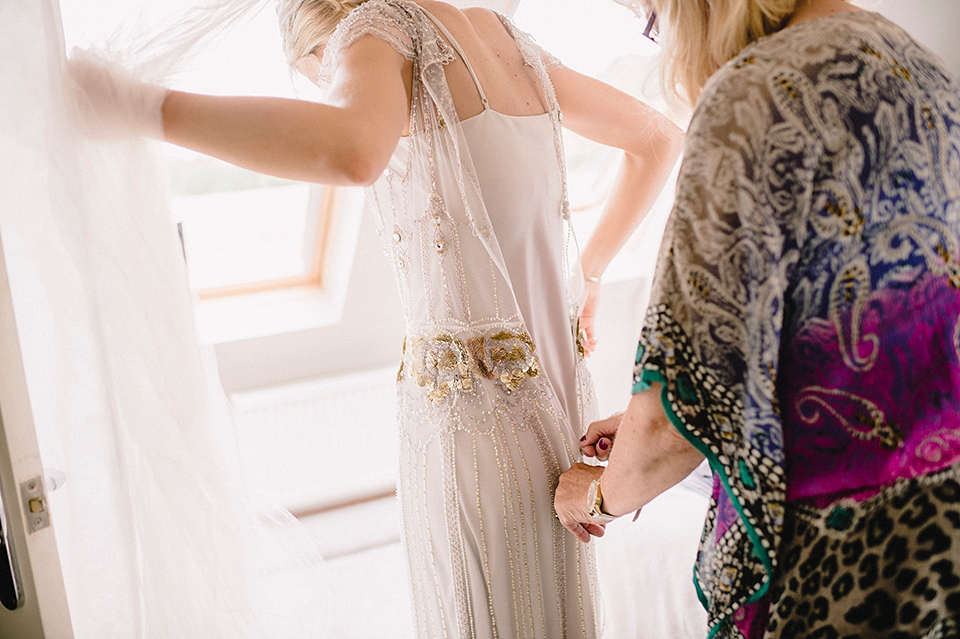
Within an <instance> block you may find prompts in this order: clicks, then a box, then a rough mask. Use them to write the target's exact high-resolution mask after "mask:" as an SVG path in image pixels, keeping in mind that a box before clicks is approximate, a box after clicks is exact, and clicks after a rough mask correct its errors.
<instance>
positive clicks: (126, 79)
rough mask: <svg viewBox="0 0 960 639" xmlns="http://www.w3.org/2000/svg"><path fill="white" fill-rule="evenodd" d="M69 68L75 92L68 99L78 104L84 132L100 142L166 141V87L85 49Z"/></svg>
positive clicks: (76, 54)
mask: <svg viewBox="0 0 960 639" xmlns="http://www.w3.org/2000/svg"><path fill="white" fill-rule="evenodd" d="M67 69H68V74H69V78H70V82H68V84H67V86H68V87H71V88H72V89H73V91H72V96H71V95H70V92H69V91H68V99H70V98H71V97H72V98H73V100H74V101H75V103H76V107H77V112H78V115H79V118H80V126H81V127H82V130H83V131H84V133H86V134H87V135H90V136H91V137H94V138H98V139H120V138H128V137H141V136H148V137H152V138H158V139H160V138H163V111H162V107H163V101H164V100H165V99H166V97H167V93H168V92H169V91H168V90H167V89H166V88H164V87H161V86H157V85H154V84H149V83H146V82H143V81H142V80H141V79H140V78H138V77H137V76H136V74H134V73H132V72H131V71H128V70H127V69H124V68H123V67H122V66H120V65H119V64H117V63H116V62H113V61H111V60H107V59H106V58H103V57H101V56H99V55H97V54H95V53H91V52H89V51H86V50H83V49H76V48H75V49H74V50H73V51H72V52H71V53H70V59H69V61H68V62H67Z"/></svg>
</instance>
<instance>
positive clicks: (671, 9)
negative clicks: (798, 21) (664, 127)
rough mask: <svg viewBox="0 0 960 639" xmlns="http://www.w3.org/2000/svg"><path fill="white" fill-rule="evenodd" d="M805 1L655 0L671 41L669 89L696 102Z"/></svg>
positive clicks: (666, 42)
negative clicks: (724, 69)
mask: <svg viewBox="0 0 960 639" xmlns="http://www.w3.org/2000/svg"><path fill="white" fill-rule="evenodd" d="M802 1H803V0H653V4H654V5H655V6H656V8H657V15H658V16H659V18H660V20H661V21H662V23H665V24H666V25H667V27H666V29H664V32H665V34H666V35H667V38H666V40H665V42H664V47H665V49H666V51H665V55H666V65H667V68H666V74H665V80H666V83H667V86H668V87H670V88H672V89H674V90H677V89H678V88H679V89H681V90H682V91H683V92H684V93H685V94H686V98H687V99H688V100H689V101H690V103H691V104H693V103H695V102H696V101H697V98H698V97H699V95H700V90H701V89H703V85H704V84H706V82H707V79H708V78H709V77H710V76H711V75H713V73H714V72H715V71H716V70H717V69H719V68H720V67H721V66H723V64H724V63H726V62H727V61H728V60H730V59H732V58H733V57H734V56H736V55H737V54H738V53H740V52H741V51H742V50H743V49H744V47H746V46H747V45H748V44H750V43H751V42H754V41H755V40H757V39H758V38H762V37H763V36H765V35H770V34H771V33H774V32H776V31H779V30H780V29H782V28H783V27H784V25H785V24H786V23H787V21H789V19H790V17H791V16H793V14H794V13H795V12H796V10H797V7H798V6H799V5H800V4H801V3H802Z"/></svg>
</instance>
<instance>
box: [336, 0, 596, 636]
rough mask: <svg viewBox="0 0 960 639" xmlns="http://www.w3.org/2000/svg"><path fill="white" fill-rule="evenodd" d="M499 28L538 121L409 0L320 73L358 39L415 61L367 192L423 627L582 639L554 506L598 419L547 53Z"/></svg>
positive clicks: (586, 601)
mask: <svg viewBox="0 0 960 639" xmlns="http://www.w3.org/2000/svg"><path fill="white" fill-rule="evenodd" d="M501 19H502V21H503V24H504V28H505V29H507V31H508V32H509V33H510V34H511V35H512V36H513V38H514V39H515V40H516V42H517V46H518V47H519V49H520V52H521V54H522V56H523V59H524V62H525V63H526V64H527V65H529V66H530V67H532V68H533V69H534V70H535V71H536V76H537V77H538V78H539V81H540V84H541V86H542V88H543V92H544V98H545V103H546V104H547V105H548V110H547V112H546V113H543V114H541V115H533V116H510V115H505V114H502V113H499V112H497V111H494V110H493V109H491V108H490V107H489V105H488V104H487V101H486V98H485V95H484V92H483V87H482V86H481V85H480V83H479V81H477V77H476V74H475V73H474V72H473V69H472V68H471V66H470V63H469V61H468V60H467V59H466V57H465V56H464V55H463V54H462V52H461V51H460V48H459V45H458V44H457V43H456V40H455V39H454V38H453V37H452V36H451V35H450V34H449V33H448V32H447V31H446V29H445V28H444V27H443V26H442V24H441V23H439V22H438V21H436V20H435V19H434V18H433V17H432V16H430V15H429V14H428V13H427V12H426V11H424V10H423V9H422V8H421V7H420V6H418V5H416V4H414V3H412V2H409V1H407V0H371V1H370V2H367V3H365V4H363V5H361V6H360V7H358V8H357V9H355V10H354V11H353V12H352V13H351V14H350V15H349V16H348V17H347V18H346V19H345V20H344V21H343V22H342V23H341V24H340V26H339V28H338V29H337V32H336V33H335V34H334V35H333V37H332V38H331V40H330V42H329V43H328V45H327V47H326V52H325V56H324V73H325V74H329V73H331V72H332V71H333V69H334V68H335V66H336V64H337V63H338V60H339V57H340V54H341V53H342V52H343V51H344V50H346V49H347V48H348V47H349V46H350V45H351V44H352V43H354V42H356V41H357V40H358V39H360V38H361V37H363V36H366V35H373V36H375V37H378V38H381V39H383V40H385V41H386V42H388V43H390V44H391V45H392V46H393V47H394V48H395V49H396V50H397V51H399V52H400V53H402V54H403V55H404V56H405V57H406V58H408V59H409V60H411V61H412V62H413V69H414V72H413V89H412V103H411V121H410V135H409V136H408V137H405V138H403V139H402V140H401V142H400V144H399V146H398V147H397V150H396V151H395V153H394V155H393V157H392V158H391V161H390V164H389V166H388V168H387V170H386V171H385V172H384V174H383V175H382V176H381V177H380V178H379V180H378V181H377V182H376V183H375V184H374V185H373V186H372V187H370V189H369V194H368V195H369V200H370V201H371V204H372V208H373V209H374V215H375V217H376V220H377V224H378V229H379V231H380V234H381V238H382V240H383V242H384V246H385V247H386V249H387V252H388V254H389V255H390V257H391V259H392V262H393V265H394V268H395V272H396V277H397V282H398V284H399V287H400V292H401V298H402V301H403V306H404V310H405V314H406V325H407V336H406V340H405V344H404V354H403V361H402V363H401V368H400V371H399V373H398V376H397V381H398V399H399V422H400V428H401V432H400V442H401V444H400V448H401V453H400V454H401V459H400V489H399V493H400V499H401V504H402V511H403V528H404V538H405V539H404V541H405V549H406V554H407V561H408V564H409V568H410V576H411V583H412V593H413V604H414V609H415V620H416V629H417V636H418V637H422V638H426V637H460V638H462V639H467V638H470V637H501V638H503V639H507V638H509V639H520V638H523V637H529V638H531V639H534V638H543V637H549V638H551V639H559V638H562V637H594V636H596V634H597V629H596V626H597V622H596V619H595V613H594V608H595V606H594V602H593V597H594V594H595V590H596V589H595V586H594V583H593V566H592V558H591V555H590V553H589V552H588V550H587V548H588V547H587V546H585V545H583V544H581V543H580V542H578V541H577V540H576V539H575V538H574V536H573V535H571V534H570V533H569V532H567V531H566V530H565V529H564V528H563V527H562V526H561V525H560V523H559V522H558V520H557V519H556V517H555V516H554V513H553V490H554V488H555V487H556V483H557V478H558V476H559V474H560V473H561V472H562V471H564V470H566V469H567V468H568V467H569V466H570V465H571V464H572V463H573V462H574V461H575V460H576V459H577V458H578V451H579V447H578V446H577V440H578V439H579V437H580V435H581V434H582V432H583V430H584V429H585V425H586V424H585V420H587V419H590V418H592V417H593V414H592V411H593V408H592V405H593V400H592V388H591V387H590V383H589V380H588V379H587V375H586V371H585V369H584V367H583V365H582V354H581V352H579V349H578V342H577V330H576V304H575V303H572V302H574V301H575V300H574V298H573V293H572V292H571V288H572V287H571V286H570V283H569V281H568V273H569V270H568V265H567V259H566V254H567V244H568V241H569V230H568V229H569V224H568V217H569V213H568V207H567V197H566V181H565V171H564V163H563V153H562V141H561V137H560V136H561V134H560V123H559V118H560V114H559V110H558V108H557V103H556V98H555V96H554V94H553V89H552V86H551V84H550V81H549V78H548V76H547V72H546V70H547V65H550V64H556V63H557V62H556V60H555V59H553V58H551V57H550V56H549V55H547V54H545V53H544V52H543V51H542V50H541V49H540V48H539V47H538V46H537V45H536V44H534V43H533V41H532V40H531V39H530V38H529V37H528V36H527V35H526V34H524V33H522V32H519V31H518V30H516V29H515V28H514V27H513V25H512V24H511V23H510V22H509V21H508V20H507V19H506V18H501ZM441 33H442V34H443V35H441ZM458 53H459V54H460V57H461V58H462V59H463V60H464V62H465V63H466V66H467V69H468V70H469V71H470V74H471V75H472V76H473V79H474V82H475V83H476V85H477V90H478V92H479V94H480V97H481V100H482V102H483V106H484V109H483V111H482V112H481V113H480V114H479V115H476V116H474V117H471V118H469V119H467V120H464V121H462V122H461V121H459V120H458V118H457V114H456V110H455V108H454V103H453V99H452V97H451V95H450V91H449V88H448V86H447V83H446V79H445V75H444V65H445V64H447V63H449V62H451V61H453V60H454V59H455V55H456V54H458Z"/></svg>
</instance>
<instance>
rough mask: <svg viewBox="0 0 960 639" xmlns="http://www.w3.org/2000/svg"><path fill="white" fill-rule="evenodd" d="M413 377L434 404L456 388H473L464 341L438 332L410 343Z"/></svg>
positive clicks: (471, 373) (458, 389)
mask: <svg viewBox="0 0 960 639" xmlns="http://www.w3.org/2000/svg"><path fill="white" fill-rule="evenodd" d="M413 366H414V370H413V378H414V379H415V380H416V381H417V384H419V385H420V386H423V387H424V388H426V389H427V398H428V399H429V400H430V401H431V402H433V403H434V404H439V403H441V402H443V401H444V400H445V399H446V398H447V397H449V396H450V394H451V393H453V392H455V391H461V390H463V391H469V390H472V389H473V371H471V367H470V359H469V357H468V355H467V349H466V348H464V346H463V342H461V341H460V340H458V339H455V338H453V337H452V336H450V335H446V334H443V333H441V334H439V335H437V336H435V337H433V338H431V339H418V340H415V341H414V343H413Z"/></svg>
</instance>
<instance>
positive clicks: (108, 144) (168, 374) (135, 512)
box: [0, 0, 331, 639]
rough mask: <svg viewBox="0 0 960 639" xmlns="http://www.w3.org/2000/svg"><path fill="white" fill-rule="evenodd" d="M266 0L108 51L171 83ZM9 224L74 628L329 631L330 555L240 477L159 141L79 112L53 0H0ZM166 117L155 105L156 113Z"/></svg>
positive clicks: (196, 17) (84, 633) (112, 633)
mask: <svg viewBox="0 0 960 639" xmlns="http://www.w3.org/2000/svg"><path fill="white" fill-rule="evenodd" d="M263 4H265V2H263V0H233V1H229V2H220V3H218V4H216V5H211V6H206V7H201V8H198V9H195V10H193V11H191V12H189V13H188V14H186V15H184V16H181V18H180V19H178V21H177V22H175V23H171V24H170V25H168V27H167V28H166V29H165V30H163V31H161V32H158V33H154V34H152V35H151V34H144V35H141V36H138V37H127V38H124V37H119V38H116V39H115V40H114V43H113V44H112V45H110V46H107V47H105V48H103V49H102V50H101V51H99V52H98V55H100V56H102V57H104V58H106V59H110V60H114V61H117V62H119V63H120V64H121V65H123V66H124V67H125V68H127V69H130V70H131V71H132V72H133V74H134V76H133V77H138V78H142V79H144V80H148V81H153V82H160V81H162V80H163V79H164V78H165V77H167V76H168V75H169V74H170V73H172V72H174V71H175V70H176V69H177V68H178V66H179V65H181V64H183V62H184V61H185V60H187V59H188V58H189V56H190V54H191V52H192V51H195V50H197V47H201V46H203V45H204V43H205V42H206V41H207V40H208V38H210V37H212V36H213V35H215V34H216V32H217V31H219V30H222V29H226V28H229V26H230V25H231V24H234V23H236V22H237V21H239V20H241V19H243V18H244V17H246V16H248V15H250V13H251V12H253V11H257V10H259V9H261V8H262V5H263ZM0 86H2V87H3V88H4V93H5V95H4V97H3V99H2V100H0V130H2V132H3V133H2V135H0V234H2V241H3V246H4V250H5V253H6V255H5V259H6V260H7V263H8V270H9V276H10V284H11V291H12V294H13V296H14V303H15V308H16V313H17V324H18V329H19V330H20V334H21V341H22V350H23V354H24V360H25V361H24V364H25V368H26V372H27V378H28V385H29V388H30V392H31V403H32V405H33V407H34V412H35V419H36V422H37V431H38V437H39V438H40V441H41V452H42V457H43V461H44V465H45V466H49V467H52V468H56V469H58V470H60V471H63V473H64V474H65V475H66V481H65V483H64V485H63V486H62V488H58V489H57V490H56V491H55V492H51V493H50V502H51V518H52V521H53V524H54V530H55V534H56V538H57V544H58V548H59V551H60V556H61V557H60V558H61V564H62V566H63V573H64V580H65V582H66V587H67V594H68V602H69V605H70V610H71V620H72V623H73V627H74V632H75V636H76V637H78V638H91V639H93V638H97V639H100V638H111V637H116V638H124V639H128V638H131V637H137V638H153V637H156V638H157V639H161V638H162V639H169V638H173V637H211V638H220V637H230V638H234V637H258V638H260V637H277V638H281V637H282V638H284V639H285V638H287V637H311V638H313V637H324V636H329V635H330V632H331V629H330V628H329V627H328V626H327V622H328V620H329V618H328V616H327V615H326V614H325V612H324V610H323V602H324V601H325V599H326V597H325V596H324V590H323V589H324V587H325V585H324V583H323V581H324V580H323V576H322V574H321V573H322V562H321V561H320V559H319V556H318V555H317V553H316V551H315V550H314V549H313V547H312V544H311V543H310V541H309V540H308V539H307V537H306V535H305V533H304V532H303V530H302V529H301V528H300V527H299V525H298V524H297V523H296V522H295V520H293V518H292V517H291V516H290V515H289V514H288V513H286V512H285V511H283V510H281V509H279V508H272V507H270V506H268V505H265V502H263V501H262V500H260V499H258V498H257V497H256V496H255V495H253V494H252V493H251V492H250V490H249V489H248V488H247V487H246V486H245V485H244V483H243V480H242V474H241V472H240V466H239V462H238V456H237V450H236V445H235V441H234V433H233V429H232V424H231V420H230V416H229V408H228V405H227V402H226V400H225V397H224V395H223V391H222V389H221V387H220V385H219V382H218V378H217V374H216V370H215V363H214V360H213V357H212V349H211V348H209V346H207V345H204V344H201V343H200V341H199V339H198V337H197V334H196V330H195V325H194V315H193V296H192V293H191V292H190V290H189V288H188V286H187V282H186V272H185V266H184V263H183V256H182V253H181V248H180V245H179V242H178V239H177V234H176V228H175V226H174V224H173V222H172V220H171V216H170V212H169V206H168V198H167V194H166V191H165V186H164V184H165V183H164V179H163V178H162V177H161V175H162V174H161V172H160V171H159V164H158V161H157V159H156V154H155V151H156V149H155V148H152V147H151V143H148V142H145V141H144V140H143V139H142V138H130V137H128V138H121V139H113V140H104V139H100V140H93V139H90V138H89V136H88V135H87V134H86V133H84V132H83V131H81V129H80V127H79V125H78V122H79V120H78V117H77V105H76V104H75V99H74V94H73V92H72V89H71V84H70V81H69V78H68V76H67V74H66V55H65V52H64V46H63V39H62V29H61V26H60V24H59V13H58V6H57V3H56V0H5V1H4V2H2V3H0ZM156 117H158V118H159V113H157V114H156Z"/></svg>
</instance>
